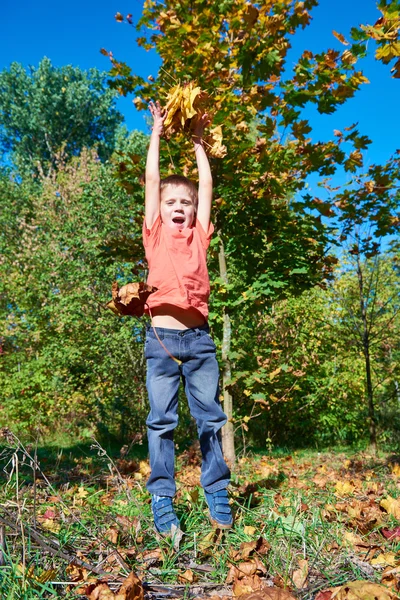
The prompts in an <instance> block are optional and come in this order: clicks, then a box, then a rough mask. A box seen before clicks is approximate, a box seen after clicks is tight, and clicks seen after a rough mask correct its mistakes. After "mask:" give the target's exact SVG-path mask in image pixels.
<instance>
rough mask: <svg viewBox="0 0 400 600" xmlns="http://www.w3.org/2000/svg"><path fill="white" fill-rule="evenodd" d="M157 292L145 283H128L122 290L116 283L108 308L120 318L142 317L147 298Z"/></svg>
mask: <svg viewBox="0 0 400 600" xmlns="http://www.w3.org/2000/svg"><path fill="white" fill-rule="evenodd" d="M156 291H157V288H155V287H153V286H152V285H147V283H143V281H140V282H139V283H138V282H136V283H128V284H127V285H124V286H123V287H122V288H121V289H119V286H118V283H117V282H116V281H114V283H113V284H112V300H110V302H108V303H107V308H109V309H110V310H112V311H113V313H115V314H116V315H118V316H126V315H130V316H131V317H141V316H142V315H143V313H144V306H145V304H146V300H147V298H148V297H149V296H150V294H152V293H153V292H156Z"/></svg>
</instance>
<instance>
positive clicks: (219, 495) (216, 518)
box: [204, 489, 233, 529]
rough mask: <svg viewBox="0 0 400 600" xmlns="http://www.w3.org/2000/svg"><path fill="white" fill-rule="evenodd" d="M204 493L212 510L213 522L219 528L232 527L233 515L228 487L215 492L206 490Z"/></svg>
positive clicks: (211, 519) (211, 518) (211, 517)
mask: <svg viewBox="0 0 400 600" xmlns="http://www.w3.org/2000/svg"><path fill="white" fill-rule="evenodd" d="M204 495H205V497H206V501H207V504H208V508H209V510H210V521H211V524H212V525H213V526H214V527H218V528H219V529H230V528H231V527H232V524H233V517H232V511H231V507H230V506H229V499H228V492H227V491H226V489H223V490H218V492H214V493H209V492H206V491H205V490H204Z"/></svg>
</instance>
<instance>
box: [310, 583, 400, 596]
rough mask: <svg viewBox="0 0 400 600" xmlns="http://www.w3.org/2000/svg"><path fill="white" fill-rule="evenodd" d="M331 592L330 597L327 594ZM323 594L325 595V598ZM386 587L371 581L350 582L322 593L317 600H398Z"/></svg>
mask: <svg viewBox="0 0 400 600" xmlns="http://www.w3.org/2000/svg"><path fill="white" fill-rule="evenodd" d="M328 592H330V593H331V596H330V597H329V596H328V595H327V593H328ZM322 594H325V596H323V595H322ZM397 598H398V596H397V595H396V596H395V595H394V594H393V593H392V592H391V591H390V590H388V589H387V588H386V587H385V586H383V585H380V584H379V583H371V582H370V581H350V582H349V583H345V584H344V585H341V586H338V587H335V588H330V589H329V590H324V592H320V593H319V594H318V595H317V596H316V598H315V600H331V599H332V600H333V599H335V600H397Z"/></svg>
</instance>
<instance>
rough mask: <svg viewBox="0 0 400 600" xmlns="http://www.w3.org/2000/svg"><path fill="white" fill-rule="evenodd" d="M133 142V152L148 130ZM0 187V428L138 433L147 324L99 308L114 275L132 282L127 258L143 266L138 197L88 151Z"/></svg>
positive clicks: (108, 295) (4, 180) (141, 419)
mask: <svg viewBox="0 0 400 600" xmlns="http://www.w3.org/2000/svg"><path fill="white" fill-rule="evenodd" d="M134 137H135V143H134V145H135V148H136V150H138V151H139V150H140V148H142V146H143V139H144V137H143V136H141V135H140V134H138V135H136V136H134ZM130 143H131V144H132V142H130ZM0 185H1V194H0V196H1V202H2V210H1V217H0V218H1V235H0V243H1V255H2V260H1V263H0V272H1V278H0V279H1V288H0V311H1V332H0V336H1V341H2V344H1V348H2V353H1V361H2V370H1V373H0V388H1V394H0V395H1V398H2V411H1V415H2V416H1V422H2V425H5V424H6V423H7V424H12V423H14V424H15V426H16V427H17V428H18V430H19V431H21V432H23V431H25V432H28V431H31V432H32V431H33V430H34V429H35V428H36V427H39V429H40V430H41V431H42V433H46V432H47V433H50V432H52V433H54V431H56V430H57V429H59V430H66V429H68V428H69V429H70V430H71V433H72V432H73V431H75V432H78V433H79V432H80V433H84V432H85V431H86V433H88V432H93V431H94V430H96V428H97V429H100V431H101V428H103V429H104V433H106V432H107V431H108V432H109V433H110V435H118V436H122V437H124V436H125V437H126V436H127V435H128V434H131V433H132V432H134V431H139V432H140V431H141V428H142V427H143V422H144V413H143V410H144V385H143V377H144V359H143V355H142V348H141V346H140V345H138V342H139V341H140V340H141V338H142V333H143V332H142V326H143V324H142V323H140V324H139V323H138V322H135V321H132V320H126V319H121V320H120V319H117V318H116V317H115V316H114V315H113V314H112V313H111V311H109V310H107V309H106V308H105V304H106V302H107V301H108V300H109V299H110V298H111V282H112V281H113V279H115V277H116V276H117V277H118V279H119V280H120V281H121V282H122V283H124V282H126V281H128V280H129V279H132V274H131V273H130V265H129V261H132V259H133V257H134V259H135V260H136V261H137V267H138V269H143V266H142V267H141V266H140V264H141V263H140V259H141V257H142V254H143V251H142V246H141V234H140V232H141V219H142V217H141V204H139V202H137V201H135V197H134V196H132V195H128V194H127V193H126V192H125V191H124V190H123V189H122V188H121V187H119V186H118V185H116V183H115V180H114V178H113V177H112V173H111V172H110V167H109V166H107V165H102V164H101V163H100V162H99V161H98V158H97V155H96V154H95V152H94V151H89V150H84V151H83V152H82V154H81V155H80V156H79V157H76V158H73V159H72V160H71V161H70V162H68V163H66V164H59V166H58V171H57V173H53V174H52V175H51V176H48V177H45V178H42V180H41V187H40V188H39V187H37V186H35V187H34V188H33V189H32V186H31V185H30V184H29V180H28V181H27V182H23V183H17V182H15V181H12V180H11V179H10V178H9V177H3V178H2V180H1V182H0ZM135 194H136V195H137V194H139V195H140V196H141V189H140V187H138V186H136V188H135ZM121 232H124V237H123V240H122V241H123V243H121ZM116 238H118V240H119V242H118V244H119V247H118V251H117V250H116V245H115V239H116ZM142 276H143V273H142Z"/></svg>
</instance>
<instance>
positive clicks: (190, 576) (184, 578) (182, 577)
mask: <svg viewBox="0 0 400 600" xmlns="http://www.w3.org/2000/svg"><path fill="white" fill-rule="evenodd" d="M196 579H197V578H196V575H195V574H194V573H193V571H192V570H191V569H186V571H185V572H184V573H178V581H179V582H180V583H193V582H194V581H196Z"/></svg>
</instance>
